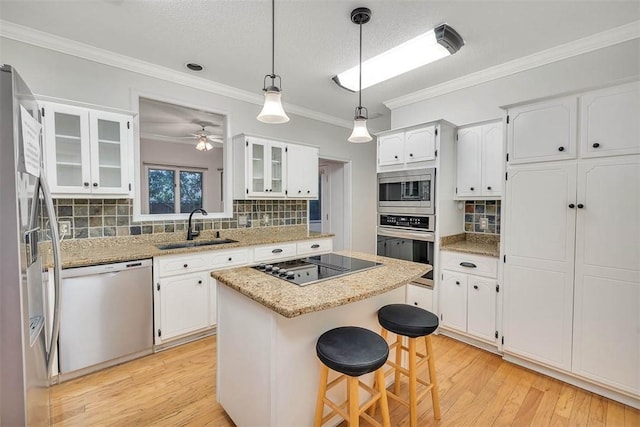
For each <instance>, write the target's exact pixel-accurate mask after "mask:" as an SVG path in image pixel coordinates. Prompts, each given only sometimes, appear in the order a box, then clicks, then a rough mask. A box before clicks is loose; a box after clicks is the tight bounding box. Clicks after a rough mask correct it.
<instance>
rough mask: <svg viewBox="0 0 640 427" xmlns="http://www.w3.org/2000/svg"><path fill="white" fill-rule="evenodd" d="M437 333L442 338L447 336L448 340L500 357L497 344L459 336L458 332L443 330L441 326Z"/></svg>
mask: <svg viewBox="0 0 640 427" xmlns="http://www.w3.org/2000/svg"><path fill="white" fill-rule="evenodd" d="M438 331H439V332H440V334H442V335H444V336H447V337H449V338H453V339H454V340H457V341H462V342H463V343H465V344H469V345H472V346H474V347H478V348H480V349H482V350H485V351H488V352H490V353H494V354H497V355H499V356H502V353H500V352H499V351H498V346H497V344H489V343H487V342H486V341H481V340H478V339H475V338H473V337H470V336H468V335H464V334H461V333H459V332H456V331H452V330H450V329H447V328H445V327H443V326H440V327H439V328H438Z"/></svg>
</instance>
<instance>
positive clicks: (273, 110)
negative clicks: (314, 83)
mask: <svg viewBox="0 0 640 427" xmlns="http://www.w3.org/2000/svg"><path fill="white" fill-rule="evenodd" d="M275 40H276V35H275V0H271V74H267V75H266V76H264V85H263V87H262V90H263V91H264V106H263V107H262V111H260V114H258V117H257V119H258V120H260V121H261V122H264V123H274V124H275V123H287V122H288V121H289V116H287V113H285V112H284V109H283V108H282V100H281V96H282V93H281V92H280V87H281V86H282V79H281V78H280V76H278V75H277V74H276V72H275V50H276V41H275ZM268 78H269V79H271V86H267V79H268ZM276 78H277V79H278V83H279V84H278V85H276Z"/></svg>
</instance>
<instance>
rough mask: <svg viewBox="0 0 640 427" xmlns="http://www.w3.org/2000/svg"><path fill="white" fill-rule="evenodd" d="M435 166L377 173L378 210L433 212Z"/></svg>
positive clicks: (382, 211) (431, 213) (387, 211)
mask: <svg viewBox="0 0 640 427" xmlns="http://www.w3.org/2000/svg"><path fill="white" fill-rule="evenodd" d="M435 178H436V171H435V168H426V169H415V170H408V171H398V172H385V173H379V174H378V212H379V213H397V212H402V213H415V214H430V215H433V214H435V184H436V183H435Z"/></svg>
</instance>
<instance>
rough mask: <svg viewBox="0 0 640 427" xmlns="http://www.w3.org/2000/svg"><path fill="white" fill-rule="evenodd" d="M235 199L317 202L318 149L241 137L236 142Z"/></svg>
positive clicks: (234, 158) (235, 139) (234, 142)
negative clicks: (305, 200)
mask: <svg viewBox="0 0 640 427" xmlns="http://www.w3.org/2000/svg"><path fill="white" fill-rule="evenodd" d="M233 165H234V168H233V193H234V198H235V199H284V198H293V199H307V200H308V199H317V198H318V149H317V148H315V147H308V146H303V145H299V144H290V143H285V142H280V141H272V140H267V139H264V138H259V137H254V136H247V135H237V136H235V137H234V138H233Z"/></svg>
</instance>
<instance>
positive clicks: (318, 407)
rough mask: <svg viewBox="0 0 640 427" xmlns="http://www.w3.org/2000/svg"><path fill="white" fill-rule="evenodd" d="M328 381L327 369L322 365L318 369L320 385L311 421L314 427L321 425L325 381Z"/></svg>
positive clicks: (325, 387) (325, 388)
mask: <svg viewBox="0 0 640 427" xmlns="http://www.w3.org/2000/svg"><path fill="white" fill-rule="evenodd" d="M328 379H329V368H328V367H327V366H326V365H325V364H324V363H323V364H322V366H321V367H320V384H319V385H318V400H317V402H316V415H315V417H314V419H313V425H314V427H320V426H321V425H322V414H323V412H324V396H325V394H326V393H327V380H328Z"/></svg>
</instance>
